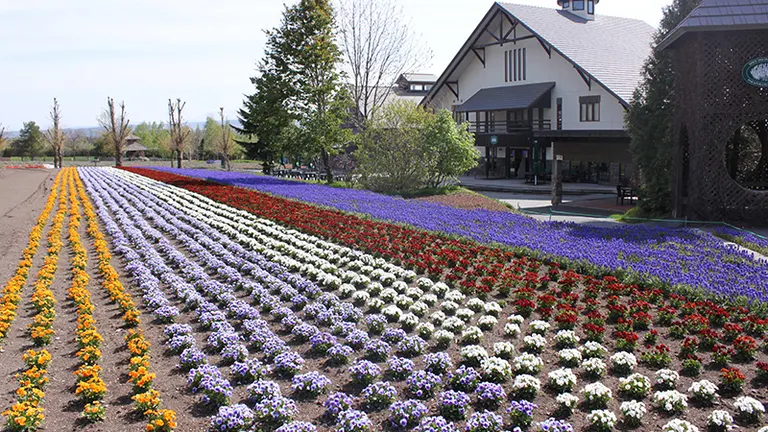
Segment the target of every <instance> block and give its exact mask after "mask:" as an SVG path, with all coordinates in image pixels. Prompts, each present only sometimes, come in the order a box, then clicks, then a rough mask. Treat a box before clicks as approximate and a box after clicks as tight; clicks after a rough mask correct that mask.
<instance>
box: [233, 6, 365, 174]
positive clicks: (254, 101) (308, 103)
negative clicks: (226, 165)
mask: <svg viewBox="0 0 768 432" xmlns="http://www.w3.org/2000/svg"><path fill="white" fill-rule="evenodd" d="M335 33H336V23H335V18H334V11H333V7H332V6H331V4H330V2H329V1H328V0H301V1H300V2H299V3H298V4H296V5H294V6H290V7H286V9H285V11H284V12H283V19H282V23H281V25H280V27H279V28H276V29H274V30H272V31H268V32H267V36H268V39H267V48H266V50H265V58H264V59H263V60H262V62H261V63H260V65H259V75H258V76H256V77H254V78H252V79H251V82H252V83H253V84H254V86H255V87H256V92H255V93H254V94H253V95H251V96H248V97H247V98H246V100H245V102H244V107H243V109H241V110H240V122H241V124H242V127H241V128H240V129H238V132H241V133H244V134H246V135H256V136H257V137H258V140H257V142H256V143H253V144H250V143H243V145H245V146H248V147H250V152H249V153H251V155H253V154H259V155H260V156H261V158H262V159H263V160H264V162H265V168H269V167H270V165H271V164H272V163H273V161H274V160H275V158H276V157H277V156H278V155H279V154H281V153H282V152H283V151H292V152H294V153H295V154H299V155H303V156H308V157H315V156H318V155H319V156H320V158H321V160H322V162H323V165H324V167H325V172H326V179H327V180H328V182H331V181H332V180H333V172H332V169H331V164H330V159H331V156H332V155H333V154H335V153H337V152H338V151H339V150H340V149H341V148H342V146H344V145H345V144H346V143H347V142H349V140H350V135H349V131H348V130H346V129H343V128H342V127H341V126H342V124H343V123H344V121H345V120H346V119H347V118H348V115H349V108H350V102H349V97H348V95H347V94H346V92H345V90H344V86H343V83H342V75H341V73H340V72H339V65H340V63H341V61H342V55H341V51H340V50H339V47H338V45H337V43H336V35H335ZM296 126H297V127H296Z"/></svg>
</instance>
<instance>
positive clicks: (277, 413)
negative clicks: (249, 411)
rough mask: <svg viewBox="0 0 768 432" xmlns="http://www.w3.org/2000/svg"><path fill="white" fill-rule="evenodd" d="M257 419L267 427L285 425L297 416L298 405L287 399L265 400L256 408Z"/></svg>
mask: <svg viewBox="0 0 768 432" xmlns="http://www.w3.org/2000/svg"><path fill="white" fill-rule="evenodd" d="M253 411H254V413H256V418H258V419H259V421H261V422H262V423H265V424H266V425H269V426H272V427H275V426H278V425H284V424H285V423H288V422H289V421H291V420H293V417H295V416H296V414H297V410H296V403H295V402H294V401H292V400H290V399H288V398H285V397H276V398H269V399H264V400H262V401H261V402H259V403H258V404H256V407H255V408H254V410H253Z"/></svg>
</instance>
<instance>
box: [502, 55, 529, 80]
mask: <svg viewBox="0 0 768 432" xmlns="http://www.w3.org/2000/svg"><path fill="white" fill-rule="evenodd" d="M526 62H527V60H526V49H525V48H517V49H513V50H509V51H504V82H517V81H525V80H526V78H527V77H528V76H527V75H528V73H527V71H526V69H527V68H526Z"/></svg>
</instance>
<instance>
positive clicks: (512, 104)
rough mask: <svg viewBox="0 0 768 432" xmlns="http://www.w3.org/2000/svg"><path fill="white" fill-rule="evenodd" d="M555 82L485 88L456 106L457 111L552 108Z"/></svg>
mask: <svg viewBox="0 0 768 432" xmlns="http://www.w3.org/2000/svg"><path fill="white" fill-rule="evenodd" d="M554 87H555V83H554V82H546V83H536V84H525V85H517V86H504V87H493V88H485V89H482V90H480V91H479V92H477V93H475V94H474V96H472V97H471V98H469V99H468V100H467V101H466V102H464V103H463V104H461V105H457V106H456V107H455V110H456V112H471V111H505V110H518V109H527V108H551V107H552V89H553V88H554Z"/></svg>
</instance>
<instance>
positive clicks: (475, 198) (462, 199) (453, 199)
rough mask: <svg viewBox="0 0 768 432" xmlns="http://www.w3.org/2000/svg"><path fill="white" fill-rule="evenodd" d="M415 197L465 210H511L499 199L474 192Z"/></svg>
mask: <svg viewBox="0 0 768 432" xmlns="http://www.w3.org/2000/svg"><path fill="white" fill-rule="evenodd" d="M415 199H417V200H420V201H428V202H433V203H437V204H444V205H447V206H451V207H456V208H460V209H467V210H475V209H485V210H493V211H504V212H508V211H511V210H510V208H509V207H507V206H505V205H504V204H502V203H500V202H499V201H496V200H494V199H491V198H488V197H485V196H483V195H480V194H475V193H467V192H457V193H454V194H450V195H434V196H428V197H421V198H415Z"/></svg>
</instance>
